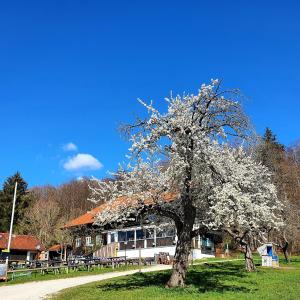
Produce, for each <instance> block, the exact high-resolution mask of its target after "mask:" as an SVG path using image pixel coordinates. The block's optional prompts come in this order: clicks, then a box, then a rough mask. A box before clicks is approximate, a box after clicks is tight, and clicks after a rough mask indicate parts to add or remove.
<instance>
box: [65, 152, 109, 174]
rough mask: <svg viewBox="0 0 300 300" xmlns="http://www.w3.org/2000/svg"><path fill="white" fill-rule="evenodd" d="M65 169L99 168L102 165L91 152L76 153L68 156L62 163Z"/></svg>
mask: <svg viewBox="0 0 300 300" xmlns="http://www.w3.org/2000/svg"><path fill="white" fill-rule="evenodd" d="M63 167H64V169H65V170H67V171H82V170H99V169H101V168H102V167H103V165H102V164H101V162H100V161H99V160H98V159H97V158H95V157H94V156H92V155H91V154H84V153H78V154H77V155H75V156H73V157H70V158H69V159H68V160H67V161H66V162H65V163H64V165H63Z"/></svg>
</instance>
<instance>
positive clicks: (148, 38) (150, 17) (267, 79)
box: [0, 0, 300, 186]
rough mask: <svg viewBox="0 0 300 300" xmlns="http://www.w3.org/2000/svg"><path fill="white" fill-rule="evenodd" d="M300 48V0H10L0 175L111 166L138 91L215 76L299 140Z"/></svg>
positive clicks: (164, 90)
mask: <svg viewBox="0 0 300 300" xmlns="http://www.w3.org/2000/svg"><path fill="white" fill-rule="evenodd" d="M299 53H300V4H299V3H297V1H294V2H293V1H176V0H173V1H63V0H60V1H2V2H1V4H0V104H1V105H0V136H1V147H0V183H1V182H3V181H4V179H5V178H6V177H7V176H9V175H11V174H13V173H14V172H15V171H16V170H19V171H20V172H21V173H22V174H23V176H24V177H25V179H26V180H27V181H28V183H29V185H30V186H34V185H40V184H47V183H50V184H59V183H62V182H65V181H67V180H69V179H71V178H76V177H78V176H82V175H87V176H90V175H94V176H97V177H103V176H106V172H107V170H115V169H116V168H117V165H118V163H119V162H122V161H124V160H125V154H126V152H127V149H128V147H129V144H128V143H127V142H126V141H124V139H122V138H121V137H120V134H119V132H118V131H117V127H118V125H119V124H120V123H121V122H124V123H126V122H130V121H132V120H133V119H134V117H135V116H136V115H141V114H143V113H144V111H143V108H142V107H141V106H140V105H139V104H138V102H137V101H136V99H137V98H138V97H139V98H142V99H145V100H150V99H153V100H154V101H155V103H158V106H159V105H160V104H159V103H160V101H159V100H160V99H162V98H163V97H165V96H167V95H168V94H169V92H170V91H171V90H172V91H173V92H174V93H183V92H195V91H196V90H197V89H198V88H199V86H200V84H201V83H203V82H208V81H209V80H210V79H211V78H222V79H223V82H224V87H226V88H232V87H237V88H240V89H241V90H242V92H243V94H244V95H246V96H247V100H246V102H245V109H246V111H247V113H248V114H249V115H250V117H251V119H252V121H253V123H254V125H255V126H256V129H257V131H258V132H259V133H262V132H263V131H264V128H265V127H266V126H269V127H271V128H272V129H273V131H274V132H275V133H276V134H277V137H278V138H279V140H280V141H281V142H282V143H284V144H286V145H290V144H291V143H293V142H295V141H296V140H298V139H299V137H300V132H299V119H298V118H299V110H300V102H299V90H300V89H299V79H300V72H299V70H300V55H299ZM69 143H73V144H74V145H73V146H76V147H72V146H70V145H69V146H70V147H69V148H70V149H68V144H69ZM80 155H81V156H80ZM82 161H83V162H84V163H85V165H86V167H90V168H94V169H93V170H87V169H85V170H82V169H80V168H79V167H80V163H82ZM83 165H84V164H83ZM78 166H79V167H78Z"/></svg>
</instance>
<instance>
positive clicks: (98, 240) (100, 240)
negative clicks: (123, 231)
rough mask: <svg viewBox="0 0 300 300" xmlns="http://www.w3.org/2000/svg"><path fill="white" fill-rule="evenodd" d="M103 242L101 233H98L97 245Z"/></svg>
mask: <svg viewBox="0 0 300 300" xmlns="http://www.w3.org/2000/svg"><path fill="white" fill-rule="evenodd" d="M101 244H102V238H101V235H96V245H97V246H99V245H101Z"/></svg>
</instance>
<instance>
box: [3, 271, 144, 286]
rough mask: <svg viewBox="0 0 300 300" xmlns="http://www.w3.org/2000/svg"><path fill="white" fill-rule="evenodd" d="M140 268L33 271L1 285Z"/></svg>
mask: <svg viewBox="0 0 300 300" xmlns="http://www.w3.org/2000/svg"><path fill="white" fill-rule="evenodd" d="M138 268H139V267H138V266H120V267H118V268H114V269H112V268H111V267H107V268H103V269H95V270H92V271H86V270H79V271H72V270H70V271H69V273H68V274H67V273H60V274H56V275H55V274H54V273H53V272H51V273H48V274H45V275H42V274H40V273H32V274H31V275H28V276H21V277H17V278H15V279H14V280H9V281H8V282H0V286H3V285H11V284H17V283H25V282H30V281H42V280H52V279H60V278H71V277H79V276H88V275H98V274H104V273H108V272H121V271H127V270H137V269H138ZM142 268H144V267H142ZM10 276H11V275H10Z"/></svg>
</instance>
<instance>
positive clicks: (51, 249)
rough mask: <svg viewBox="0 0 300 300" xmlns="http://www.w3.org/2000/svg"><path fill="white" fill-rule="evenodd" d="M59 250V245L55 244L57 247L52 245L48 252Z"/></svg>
mask: <svg viewBox="0 0 300 300" xmlns="http://www.w3.org/2000/svg"><path fill="white" fill-rule="evenodd" d="M60 249H61V245H60V244H57V245H53V246H51V247H50V248H49V249H48V251H59V250H60Z"/></svg>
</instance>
